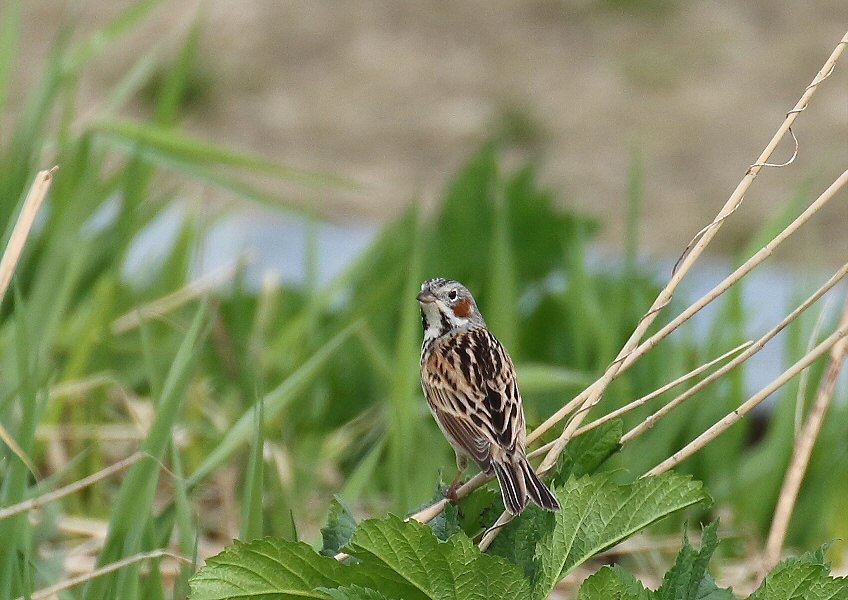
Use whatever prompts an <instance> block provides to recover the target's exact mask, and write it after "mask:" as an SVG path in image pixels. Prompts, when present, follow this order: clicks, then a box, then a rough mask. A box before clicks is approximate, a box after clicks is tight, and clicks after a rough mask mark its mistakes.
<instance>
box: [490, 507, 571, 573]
mask: <svg viewBox="0 0 848 600" xmlns="http://www.w3.org/2000/svg"><path fill="white" fill-rule="evenodd" d="M554 520H555V517H554V513H551V512H548V511H545V510H542V509H541V508H539V507H537V506H535V505H531V506H528V507H527V508H526V509H525V510H524V512H522V513H521V515H520V516H519V517H518V518H515V519H513V520H512V521H510V522H509V523H508V524H507V525H506V526H505V527H504V528H503V531H501V533H500V535H498V537H496V538H495V539H494V541H493V542H492V544H491V545H490V546H489V549H488V552H489V553H490V554H494V555H495V556H503V557H504V558H506V559H507V560H508V561H509V562H511V563H515V564H517V565H519V566H520V567H521V568H522V569H524V575H525V576H526V577H527V578H528V579H530V580H531V581H532V580H533V578H534V577H535V575H536V567H537V565H536V560H535V555H536V545H537V544H538V543H539V538H540V537H541V536H542V535H543V534H544V533H546V532H550V531H552V530H553V528H554Z"/></svg>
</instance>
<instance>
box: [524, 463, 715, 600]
mask: <svg viewBox="0 0 848 600" xmlns="http://www.w3.org/2000/svg"><path fill="white" fill-rule="evenodd" d="M554 493H555V494H556V496H557V499H558V500H559V503H560V506H561V509H560V510H559V511H557V512H556V513H554V516H555V521H554V527H553V529H552V530H550V531H548V532H546V533H545V534H544V535H542V536H541V539H540V540H539V543H538V544H537V546H536V556H535V559H536V565H537V569H536V576H535V578H534V582H533V583H534V594H533V597H534V598H545V597H547V595H548V593H549V592H550V591H551V590H552V589H553V587H554V585H556V583H557V582H558V581H559V580H560V579H562V578H563V577H565V576H566V575H568V573H570V572H571V571H572V570H573V569H574V568H575V567H576V566H577V565H579V564H581V563H583V562H584V561H585V560H587V559H588V558H590V557H591V556H594V555H595V554H597V553H598V552H600V551H602V550H604V549H606V548H609V547H610V546H613V545H615V544H617V543H618V542H620V541H621V540H623V539H624V538H626V537H628V536H630V535H632V534H633V533H635V532H637V531H639V530H640V529H642V528H644V527H646V526H647V525H650V524H651V523H653V522H655V521H657V520H659V519H661V518H662V517H664V516H666V515H668V514H670V513H672V512H675V511H677V510H680V509H682V508H685V507H687V506H691V505H693V504H696V503H698V502H703V501H705V500H708V499H709V496H708V495H707V493H706V492H705V491H704V489H703V487H702V485H701V483H700V482H698V481H694V480H692V479H691V478H690V477H686V476H683V475H678V474H676V473H673V472H669V473H665V474H663V475H660V476H658V477H644V478H642V479H639V480H637V481H635V482H633V483H630V484H625V485H616V484H615V483H612V482H610V481H609V477H608V476H606V475H594V476H590V477H583V478H581V479H570V480H568V481H567V482H566V483H565V485H564V486H563V487H561V488H558V489H556V490H555V491H554Z"/></svg>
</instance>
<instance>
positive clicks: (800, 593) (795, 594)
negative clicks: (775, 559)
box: [748, 549, 848, 600]
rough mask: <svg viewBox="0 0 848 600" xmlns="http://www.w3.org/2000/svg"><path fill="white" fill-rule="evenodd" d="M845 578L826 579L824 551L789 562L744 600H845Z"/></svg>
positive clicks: (847, 594) (847, 580) (847, 596)
mask: <svg viewBox="0 0 848 600" xmlns="http://www.w3.org/2000/svg"><path fill="white" fill-rule="evenodd" d="M845 599H848V578H846V577H839V578H834V577H830V564H828V563H825V562H824V551H823V550H822V549H820V550H819V551H817V552H808V553H806V554H804V555H802V556H801V557H800V558H790V559H787V560H785V561H783V562H781V563H780V564H778V565H777V566H776V567H775V568H774V569H773V570H772V572H771V573H769V574H768V575H767V576H766V578H765V580H763V583H762V584H761V585H760V587H759V588H757V590H756V591H755V592H754V593H753V594H751V595H750V596H749V597H748V600H845Z"/></svg>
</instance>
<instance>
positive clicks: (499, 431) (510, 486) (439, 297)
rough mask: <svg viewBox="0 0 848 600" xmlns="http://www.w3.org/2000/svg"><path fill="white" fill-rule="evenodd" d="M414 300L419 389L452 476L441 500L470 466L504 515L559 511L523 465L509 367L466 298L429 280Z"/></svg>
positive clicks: (450, 283)
mask: <svg viewBox="0 0 848 600" xmlns="http://www.w3.org/2000/svg"><path fill="white" fill-rule="evenodd" d="M417 300H418V302H419V304H420V306H421V322H422V326H423V328H424V340H423V342H422V344H421V387H422V389H423V390H424V396H425V398H426V399H427V404H428V405H429V407H430V412H432V413H433V417H434V418H435V419H436V423H438V425H439V428H440V429H441V430H442V433H443V434H444V435H445V437H446V438H447V440H448V442H450V444H451V446H453V449H454V451H455V453H456V466H457V468H458V469H459V472H458V473H457V475H456V478H455V479H454V481H453V483H452V484H451V486H450V487H449V488H448V490H447V492H446V493H445V496H446V497H447V498H448V499H449V500H452V501H455V500H456V488H457V485H458V482H459V478H460V476H461V475H462V473H463V472H464V471H465V469H466V468H467V466H468V459H469V458H471V459H472V460H474V462H476V463H477V465H478V466H479V467H480V470H481V471H483V472H484V473H486V474H487V475H491V474H492V473H494V475H495V477H497V480H498V483H499V484H500V488H501V495H502V497H503V502H504V506H505V507H506V510H507V511H509V512H510V513H511V514H513V515H518V514H520V513H521V512H522V511H523V510H524V509H525V508H526V507H527V505H528V503H529V502H530V501H531V500H532V501H533V502H534V503H536V504H537V505H539V506H540V507H542V508H543V509H545V510H549V511H556V510H559V503H558V502H557V499H556V498H555V497H554V495H553V493H552V492H551V491H550V490H549V489H548V488H547V487H546V486H545V484H544V483H542V481H541V480H540V479H539V477H538V476H537V475H536V473H535V472H534V471H533V468H532V467H531V466H530V463H529V461H528V460H527V450H526V444H527V431H526V426H525V421H524V408H523V406H522V403H521V394H520V392H519V391H518V381H517V379H516V376H515V367H514V366H513V364H512V359H511V358H510V356H509V353H508V352H507V351H506V348H504V346H503V345H502V344H501V343H500V341H498V339H497V338H496V337H495V336H494V335H493V334H492V332H491V331H489V328H488V327H486V322H485V321H484V320H483V315H482V314H481V313H480V310H479V309H478V308H477V303H476V302H475V301H474V297H473V296H472V295H471V292H469V291H468V289H467V288H466V287H465V286H464V285H462V284H461V283H459V282H457V281H454V280H452V279H444V278H436V279H429V280H427V281H425V282H424V283H423V284H422V285H421V292H420V293H419V294H418V296H417Z"/></svg>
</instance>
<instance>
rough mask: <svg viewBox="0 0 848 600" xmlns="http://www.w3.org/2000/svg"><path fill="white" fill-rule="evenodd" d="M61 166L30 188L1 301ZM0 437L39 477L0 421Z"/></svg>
mask: <svg viewBox="0 0 848 600" xmlns="http://www.w3.org/2000/svg"><path fill="white" fill-rule="evenodd" d="M58 168H59V167H53V168H52V169H47V170H44V171H39V172H38V173H37V174H36V176H35V179H34V180H33V182H32V185H31V186H30V188H29V191H28V192H27V195H26V199H25V200H24V203H23V206H21V213H20V214H19V215H18V220H17V222H16V223H15V227H14V229H12V235H11V236H9V243H8V244H6V249H5V250H4V251H3V258H2V259H0V304H2V303H3V299H4V298H5V297H6V291H7V290H8V289H9V283H10V282H11V281H12V275H13V274H14V272H15V268H16V267H17V266H18V261H19V260H20V258H21V254H22V253H23V251H24V245H25V244H26V241H27V238H28V237H29V233H30V231H32V224H33V223H34V222H35V216H36V215H37V214H38V209H39V208H41V204H42V203H43V202H44V198H46V197H47V191H48V190H49V189H50V184H51V183H52V181H53V174H54V173H55V172H56V169H58ZM0 440H3V441H4V442H5V443H6V445H7V446H8V447H9V449H10V450H11V451H12V452H14V453H15V455H16V456H17V457H18V458H20V459H21V462H23V463H24V464H25V465H26V468H27V469H29V471H30V473H32V474H33V475H34V476H35V477H38V470H37V469H36V467H35V464H34V463H33V462H32V460H31V459H30V457H29V456H27V454H26V452H24V451H23V448H21V447H20V446H19V445H18V443H17V442H16V441H15V438H14V437H12V436H11V435H10V434H9V432H8V431H6V429H5V428H4V427H3V424H2V423H0Z"/></svg>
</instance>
